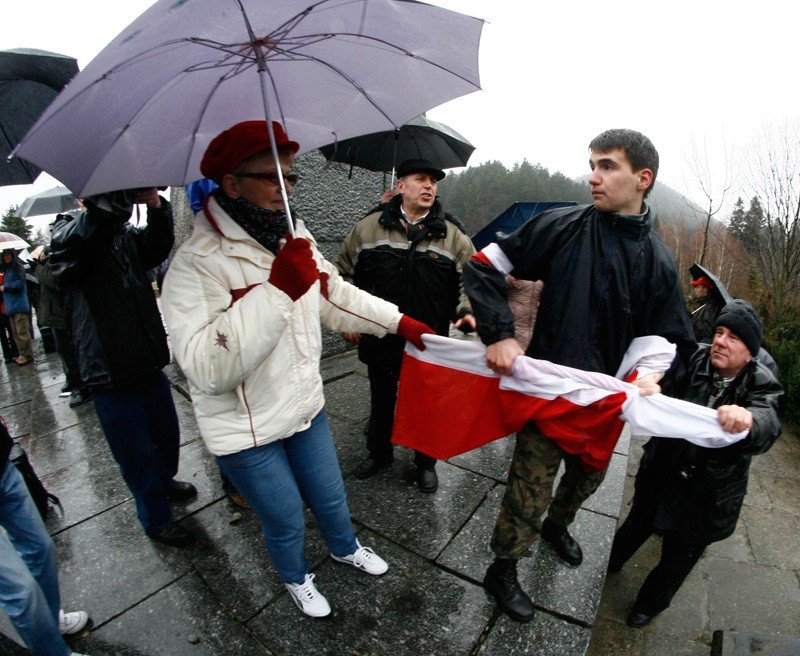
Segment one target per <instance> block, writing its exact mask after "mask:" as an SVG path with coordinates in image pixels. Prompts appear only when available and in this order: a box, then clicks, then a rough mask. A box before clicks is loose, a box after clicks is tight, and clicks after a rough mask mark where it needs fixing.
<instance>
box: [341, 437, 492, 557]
mask: <svg viewBox="0 0 800 656" xmlns="http://www.w3.org/2000/svg"><path fill="white" fill-rule="evenodd" d="M398 451H399V449H395V462H394V464H393V465H391V466H390V467H387V468H386V469H384V470H382V471H381V472H379V473H378V474H376V475H375V476H373V477H372V478H369V479H367V480H364V481H360V480H358V479H356V478H353V477H351V476H348V477H347V478H346V479H345V481H346V484H347V490H348V495H349V503H350V513H351V515H352V516H353V518H354V519H355V520H356V521H358V522H359V523H361V524H363V525H364V526H367V527H368V528H370V529H371V530H373V531H375V532H376V533H379V534H381V535H383V536H384V537H388V538H390V539H392V540H394V541H395V542H397V543H398V544H402V545H404V546H405V547H406V548H407V549H410V550H411V551H414V552H415V553H417V554H419V555H420V556H422V557H424V558H428V559H431V560H434V559H435V558H437V557H438V555H439V554H440V553H441V552H442V550H443V549H444V548H445V547H446V546H447V544H448V543H449V542H450V541H451V540H452V539H453V536H455V535H456V534H457V533H458V532H459V530H460V529H461V527H462V526H463V525H464V524H466V523H467V520H468V519H469V518H470V516H471V515H472V513H473V512H474V511H475V509H476V508H477V507H478V506H479V505H480V503H481V502H482V501H483V499H484V498H485V496H486V494H487V492H488V491H489V490H490V489H491V488H492V487H493V485H494V482H493V481H492V480H490V479H488V478H485V477H483V476H479V475H477V474H474V473H472V472H469V471H466V470H464V469H461V468H459V467H454V466H453V465H450V464H448V463H446V462H440V463H438V464H437V466H436V471H437V474H438V476H439V489H438V490H437V491H436V492H435V493H433V494H423V493H421V492H419V490H418V489H417V486H416V483H415V482H414V477H413V473H412V471H411V469H410V467H409V463H410V460H411V452H410V451H409V450H407V449H403V451H405V452H406V453H404V454H403V456H404V457H403V458H402V459H400V458H398V453H397V452H398ZM406 457H407V458H408V460H406Z"/></svg>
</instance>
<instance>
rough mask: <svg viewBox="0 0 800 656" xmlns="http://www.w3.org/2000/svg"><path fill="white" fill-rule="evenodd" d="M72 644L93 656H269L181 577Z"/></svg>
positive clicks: (200, 588) (198, 585)
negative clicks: (260, 655) (262, 655)
mask: <svg viewBox="0 0 800 656" xmlns="http://www.w3.org/2000/svg"><path fill="white" fill-rule="evenodd" d="M72 644H73V646H74V648H76V649H78V648H79V649H80V650H81V651H82V652H84V651H85V652H86V653H88V654H91V655H92V656H144V655H147V656H256V655H257V654H264V655H265V656H267V655H268V654H269V652H268V651H267V650H266V649H264V648H263V647H261V646H260V645H258V643H257V642H256V641H255V640H254V639H253V637H252V636H251V635H250V634H249V633H248V632H247V631H246V630H245V629H244V627H242V625H241V624H239V623H238V622H236V621H235V620H234V619H233V618H231V616H230V615H228V614H227V613H226V612H225V611H224V609H223V608H222V607H220V606H219V604H218V602H217V599H216V598H215V597H214V595H213V594H212V593H211V592H209V590H208V588H207V587H206V586H205V585H204V583H203V580H202V579H201V578H200V577H199V576H198V575H197V574H188V575H186V576H184V577H183V578H181V579H179V580H177V581H176V582H175V583H174V584H172V585H170V586H168V587H166V588H163V589H161V590H159V591H158V592H156V593H155V594H154V595H152V596H151V597H147V598H145V599H143V600H142V601H141V602H140V603H138V604H136V605H135V606H134V607H133V608H131V609H129V610H128V611H127V612H125V613H124V614H122V615H120V616H119V617H117V618H115V619H113V620H112V621H110V622H108V623H107V624H105V625H104V626H102V627H100V628H99V629H97V630H95V631H92V633H91V634H90V636H89V637H88V638H86V639H83V640H76V641H73V643H72Z"/></svg>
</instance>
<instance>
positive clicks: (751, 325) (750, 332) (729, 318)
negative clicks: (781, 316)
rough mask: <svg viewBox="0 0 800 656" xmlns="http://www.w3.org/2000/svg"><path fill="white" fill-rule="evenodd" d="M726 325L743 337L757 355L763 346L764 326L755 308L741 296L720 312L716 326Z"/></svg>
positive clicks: (749, 348)
mask: <svg viewBox="0 0 800 656" xmlns="http://www.w3.org/2000/svg"><path fill="white" fill-rule="evenodd" d="M719 326H725V327H726V328H728V329H729V330H730V331H731V332H733V333H735V334H736V336H737V337H738V338H739V339H741V340H742V341H743V342H744V343H745V346H747V348H748V350H749V351H750V353H751V354H752V355H753V356H755V355H756V354H757V353H758V350H759V349H760V348H761V338H762V337H763V335H764V328H763V326H762V325H761V319H760V318H759V316H758V314H757V313H756V310H755V308H754V307H753V306H752V305H751V304H750V303H748V302H747V301H744V300H742V299H740V298H737V299H736V300H733V301H731V302H730V303H728V304H727V305H726V306H725V307H724V308H722V312H720V313H719V316H718V317H717V321H716V323H715V324H714V328H718V327H719Z"/></svg>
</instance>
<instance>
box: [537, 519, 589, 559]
mask: <svg viewBox="0 0 800 656" xmlns="http://www.w3.org/2000/svg"><path fill="white" fill-rule="evenodd" d="M542 537H543V538H544V539H545V540H547V541H548V542H549V543H550V544H552V545H553V548H554V549H555V550H556V553H557V554H558V555H559V556H561V558H562V559H563V560H565V561H566V562H568V563H569V564H570V565H580V564H581V563H582V562H583V551H581V545H579V544H578V543H577V542H576V540H575V538H573V537H572V536H571V535H570V534H569V531H568V530H567V528H566V527H565V526H558V524H554V523H553V522H551V521H550V520H549V519H545V520H544V521H543V522H542Z"/></svg>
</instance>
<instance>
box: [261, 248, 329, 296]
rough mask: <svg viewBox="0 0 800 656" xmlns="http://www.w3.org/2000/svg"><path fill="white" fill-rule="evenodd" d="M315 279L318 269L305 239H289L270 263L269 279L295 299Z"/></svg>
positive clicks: (316, 278)
mask: <svg viewBox="0 0 800 656" xmlns="http://www.w3.org/2000/svg"><path fill="white" fill-rule="evenodd" d="M317 280H319V271H317V263H316V262H314V257H313V255H312V254H311V244H309V243H308V240H307V239H303V238H302V237H298V238H296V239H289V240H288V241H287V242H286V244H285V245H284V247H283V248H282V249H281V250H280V251H278V255H277V256H276V257H275V260H274V261H273V263H272V271H271V272H270V274H269V281H270V283H271V284H273V285H275V287H277V288H278V289H280V290H281V291H282V292H284V293H285V294H286V295H287V296H289V298H291V299H292V300H293V301H296V300H297V299H298V298H300V297H301V296H302V295H303V294H305V293H306V292H307V291H308V288H309V287H311V285H313V284H314V283H315V282H316V281H317Z"/></svg>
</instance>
